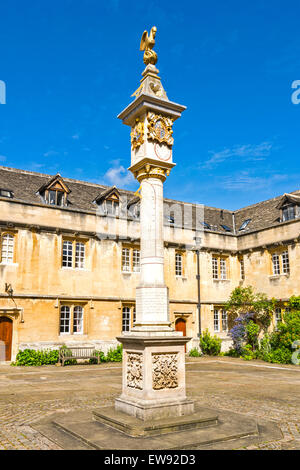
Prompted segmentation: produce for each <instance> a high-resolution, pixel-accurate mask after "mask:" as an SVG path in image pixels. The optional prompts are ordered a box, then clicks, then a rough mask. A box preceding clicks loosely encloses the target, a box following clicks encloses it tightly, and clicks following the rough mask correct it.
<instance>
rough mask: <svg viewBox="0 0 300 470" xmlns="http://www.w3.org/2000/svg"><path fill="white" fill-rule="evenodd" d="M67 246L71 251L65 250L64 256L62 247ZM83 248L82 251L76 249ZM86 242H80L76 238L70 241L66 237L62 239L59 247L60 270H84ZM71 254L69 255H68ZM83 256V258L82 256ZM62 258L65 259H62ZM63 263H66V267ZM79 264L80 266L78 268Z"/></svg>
mask: <svg viewBox="0 0 300 470" xmlns="http://www.w3.org/2000/svg"><path fill="white" fill-rule="evenodd" d="M65 244H68V246H69V247H71V250H69V249H68V250H66V254H64V250H65V248H64V246H65ZM79 246H81V248H82V247H83V250H82V249H81V250H79V251H78V247H79ZM86 248H87V240H81V239H78V238H75V239H71V238H67V237H63V238H62V245H61V268H62V269H76V270H84V269H86V259H87V256H86V254H87V249H86ZM70 253H71V254H70ZM82 254H83V256H82ZM64 257H65V258H66V259H64ZM64 263H67V264H66V265H65V264H64ZM79 264H81V266H79Z"/></svg>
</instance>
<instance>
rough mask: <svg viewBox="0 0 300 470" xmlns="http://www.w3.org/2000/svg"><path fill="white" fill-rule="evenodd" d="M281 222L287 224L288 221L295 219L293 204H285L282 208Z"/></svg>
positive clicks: (295, 213) (294, 205) (295, 212)
mask: <svg viewBox="0 0 300 470" xmlns="http://www.w3.org/2000/svg"><path fill="white" fill-rule="evenodd" d="M281 210H282V221H283V222H288V221H289V220H294V219H296V215H297V205H296V204H294V203H292V202H291V203H287V204H284V206H282V209H281Z"/></svg>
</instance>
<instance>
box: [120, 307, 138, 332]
mask: <svg viewBox="0 0 300 470" xmlns="http://www.w3.org/2000/svg"><path fill="white" fill-rule="evenodd" d="M125 310H126V312H125ZM121 312H122V327H121V328H122V333H128V332H130V331H131V330H132V328H133V327H134V324H135V322H136V306H135V304H123V305H122V309H121ZM125 313H126V316H125V315H124V314H125ZM124 325H126V329H124Z"/></svg>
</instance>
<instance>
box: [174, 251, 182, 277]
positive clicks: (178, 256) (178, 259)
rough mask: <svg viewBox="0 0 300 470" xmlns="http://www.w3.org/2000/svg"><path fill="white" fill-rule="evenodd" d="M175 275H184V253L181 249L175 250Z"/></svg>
mask: <svg viewBox="0 0 300 470" xmlns="http://www.w3.org/2000/svg"><path fill="white" fill-rule="evenodd" d="M175 276H176V277H184V254H183V253H182V252H181V251H175Z"/></svg>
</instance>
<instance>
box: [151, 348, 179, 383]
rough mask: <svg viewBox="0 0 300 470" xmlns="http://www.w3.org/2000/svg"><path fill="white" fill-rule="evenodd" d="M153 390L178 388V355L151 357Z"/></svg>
mask: <svg viewBox="0 0 300 470" xmlns="http://www.w3.org/2000/svg"><path fill="white" fill-rule="evenodd" d="M152 381H153V389H154V390H162V389H165V388H177V387H178V353H174V354H164V353H160V354H153V355H152Z"/></svg>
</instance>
